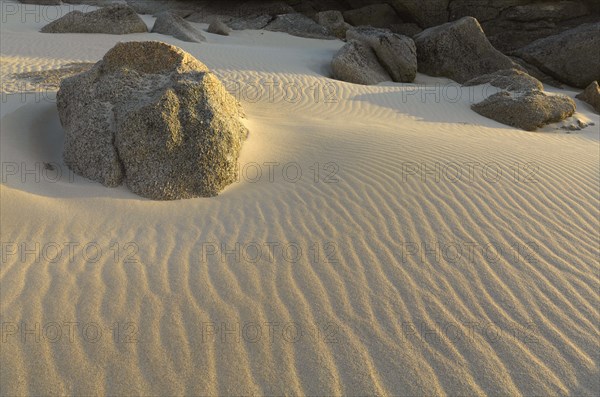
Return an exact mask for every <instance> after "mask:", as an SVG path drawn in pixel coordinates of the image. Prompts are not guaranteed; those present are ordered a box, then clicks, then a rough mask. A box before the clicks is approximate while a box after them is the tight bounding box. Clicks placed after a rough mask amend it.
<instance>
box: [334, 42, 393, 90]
mask: <svg viewBox="0 0 600 397" xmlns="http://www.w3.org/2000/svg"><path fill="white" fill-rule="evenodd" d="M331 70H332V72H333V78H335V79H338V80H342V81H347V82H349V83H354V84H363V85H371V84H378V83H381V82H384V81H390V80H392V78H391V76H390V75H389V74H388V72H387V71H386V70H385V69H384V68H383V66H381V65H380V64H379V61H378V60H377V56H376V55H375V53H374V52H373V50H372V49H371V48H370V47H369V46H368V45H366V44H364V43H362V42H360V41H356V40H351V41H349V42H348V43H347V44H346V45H345V46H343V47H342V48H341V49H340V50H339V51H338V53H337V54H336V55H335V56H334V57H333V61H332V62H331Z"/></svg>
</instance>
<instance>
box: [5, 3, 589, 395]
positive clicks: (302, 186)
mask: <svg viewBox="0 0 600 397" xmlns="http://www.w3.org/2000/svg"><path fill="white" fill-rule="evenodd" d="M7 5H12V6H15V4H14V3H3V5H2V6H3V7H6V6H7ZM29 7H32V6H29ZM64 8H65V9H66V8H67V7H66V6H64ZM37 9H38V10H44V9H46V7H37ZM40 12H42V11H40ZM21 17H22V16H21V14H16V15H12V14H11V15H8V16H7V17H6V18H7V19H6V21H3V23H2V28H1V34H0V44H1V54H0V56H1V58H0V60H1V64H2V70H1V73H0V75H1V78H2V87H3V88H2V91H3V96H2V113H1V117H2V120H1V139H0V146H1V153H0V154H1V157H2V185H1V188H0V200H1V206H0V215H1V222H0V225H1V241H2V246H1V254H2V258H1V259H2V262H1V263H0V265H1V267H0V298H1V299H0V318H1V322H2V340H1V344H0V394H2V395H11V396H14V395H144V396H149V395H169V396H171V395H188V396H192V395H194V396H197V395H211V396H213V395H221V396H229V395H311V396H312V395H389V396H397V395H398V396H399V395H403V396H434V395H453V396H459V395H460V396H471V395H503V396H504V395H530V396H533V395H536V396H541V395H573V396H583V395H589V396H594V395H596V396H597V395H599V394H600V384H599V380H598V379H600V371H599V354H598V353H599V352H600V345H599V337H600V333H599V317H598V307H599V303H600V300H599V295H598V290H599V285H600V284H599V281H598V277H599V270H598V256H599V243H600V241H599V223H598V222H599V220H598V219H599V218H598V217H599V216H600V214H599V207H598V205H599V199H600V198H599V187H600V186H599V183H600V181H599V171H598V169H599V166H600V164H599V163H600V161H599V156H600V155H599V146H598V140H599V127H598V126H600V120H599V117H598V115H596V114H593V113H592V112H591V109H590V108H589V107H588V106H587V105H585V104H583V103H582V102H580V101H577V104H578V107H579V112H580V114H579V117H582V118H587V119H589V120H591V121H592V122H594V123H595V124H596V125H595V126H593V127H588V128H586V129H584V130H582V131H578V132H574V133H570V134H568V133H566V132H565V131H564V130H560V129H558V128H557V127H556V126H549V127H546V128H545V129H543V131H541V132H535V133H532V132H525V131H521V130H516V129H513V128H510V127H507V126H504V125H501V124H499V123H496V122H494V121H491V120H488V119H485V118H483V117H481V116H479V115H478V114H476V113H475V112H473V111H471V110H470V107H469V105H470V104H471V103H473V101H476V100H477V101H478V100H480V99H481V98H483V96H484V94H483V91H484V90H486V89H487V90H488V93H489V92H490V91H493V90H490V89H489V87H487V88H486V87H474V88H469V89H467V88H464V89H460V91H459V88H458V86H457V85H456V84H454V83H452V82H450V81H448V80H445V79H435V78H430V77H428V76H424V75H419V77H418V79H417V84H414V85H410V84H404V85H403V84H394V83H388V84H382V85H379V86H371V87H365V86H357V85H353V84H347V83H344V82H339V81H335V80H332V79H330V78H328V77H327V76H328V73H329V66H328V65H329V62H330V60H331V57H332V56H333V54H334V53H335V51H336V50H337V49H338V48H340V47H341V46H342V45H343V43H342V42H340V41H319V40H309V39H301V38H296V37H291V36H288V35H286V34H282V33H272V32H261V31H243V32H234V33H233V34H232V36H230V37H221V36H215V35H211V34H208V33H205V35H206V37H207V39H208V42H207V43H202V44H190V43H184V42H181V41H179V40H176V39H173V38H171V37H168V36H163V35H158V34H134V35H127V36H110V35H97V34H88V35H81V34H41V33H38V32H37V31H38V30H39V28H40V27H41V26H43V25H44V24H45V23H47V21H43V20H42V21H40V22H36V21H35V20H28V21H26V23H22V22H21ZM144 18H145V19H146V20H147V21H148V24H149V25H150V26H151V23H152V18H151V17H144ZM197 26H199V27H204V28H205V27H206V25H201V24H198V25H197ZM124 40H161V41H165V42H169V43H171V44H174V45H178V46H181V47H182V48H183V49H185V50H186V51H189V52H190V53H192V54H193V55H194V56H196V57H197V58H198V59H199V60H200V61H202V62H204V63H206V64H207V65H208V66H209V67H210V68H211V69H212V70H213V71H214V72H215V73H216V74H217V75H218V76H219V77H220V78H221V79H222V80H223V81H224V83H226V84H227V85H228V87H229V88H230V89H231V90H232V91H235V87H236V84H239V89H238V90H237V91H238V93H239V92H241V93H242V94H241V95H240V97H241V98H240V99H241V102H242V104H243V106H244V109H245V111H246V114H247V118H246V119H245V121H244V122H245V124H246V125H247V126H248V128H249V129H250V132H251V133H250V137H249V139H248V141H247V142H246V143H245V146H244V148H243V152H242V157H241V159H240V168H241V169H242V172H241V174H242V175H241V178H240V181H239V183H235V184H233V185H231V186H230V187H228V188H227V189H226V190H225V191H224V192H223V193H222V194H221V195H219V196H218V197H215V198H207V199H195V200H186V201H178V202H152V201H148V200H144V199H141V198H139V197H137V196H135V195H133V194H132V193H130V192H129V191H128V190H127V189H126V188H125V187H121V188H117V189H109V188H105V187H103V186H101V185H99V184H96V183H92V182H89V181H87V180H85V179H83V178H80V177H78V176H74V175H72V174H71V173H70V172H69V171H68V169H67V168H66V167H65V165H64V163H63V161H62V157H61V153H62V141H63V131H62V128H61V126H60V122H59V120H58V113H57V110H56V106H55V103H54V99H55V91H50V92H44V91H42V90H41V89H40V88H39V87H37V88H36V86H35V85H26V86H24V85H23V84H25V83H24V82H23V81H20V80H18V79H16V78H15V77H14V76H13V74H14V73H22V72H26V71H35V70H47V69H51V68H57V67H60V66H62V65H66V64H68V63H72V62H95V61H97V60H99V59H101V58H102V56H103V55H104V53H105V52H106V51H107V50H108V49H110V48H111V47H112V46H113V45H114V44H115V43H117V42H118V41H124ZM27 84H31V83H27ZM256 87H262V88H263V92H262V93H259V94H257V91H256V90H257V88H256ZM299 89H300V90H302V93H301V94H297V91H298V90H299ZM553 91H554V92H563V93H567V94H568V95H571V96H574V95H575V94H576V93H577V92H575V91H565V90H557V89H554V90H553ZM24 92H28V93H27V94H25V93H24ZM286 93H287V94H286ZM286 95H287V97H286ZM44 163H49V166H47V165H46V164H44ZM436 167H438V168H436ZM47 168H53V169H47ZM259 173H261V174H259ZM300 174H301V175H300ZM236 247H237V248H236Z"/></svg>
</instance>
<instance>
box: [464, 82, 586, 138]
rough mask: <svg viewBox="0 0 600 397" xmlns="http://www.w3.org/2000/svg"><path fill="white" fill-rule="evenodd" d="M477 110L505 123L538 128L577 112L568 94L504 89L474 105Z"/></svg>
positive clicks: (522, 127) (532, 129)
mask: <svg viewBox="0 0 600 397" xmlns="http://www.w3.org/2000/svg"><path fill="white" fill-rule="evenodd" d="M471 108H472V109H473V110H474V111H475V112H477V113H479V114H480V115H482V116H484V117H487V118H489V119H492V120H496V121H498V122H500V123H502V124H506V125H510V126H512V127H517V128H521V129H524V130H526V131H535V130H536V129H538V128H540V127H543V126H544V125H546V124H551V123H556V122H559V121H562V120H564V119H566V118H567V117H570V116H572V115H573V113H575V109H576V106H575V101H573V100H572V99H571V98H569V97H568V96H566V95H549V94H546V93H544V92H542V91H537V90H531V91H525V92H508V91H502V92H499V93H497V94H494V95H492V96H490V97H488V98H487V99H486V100H484V101H483V102H480V103H477V104H474V105H473V106H472V107H471Z"/></svg>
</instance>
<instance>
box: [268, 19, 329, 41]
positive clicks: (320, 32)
mask: <svg viewBox="0 0 600 397" xmlns="http://www.w3.org/2000/svg"><path fill="white" fill-rule="evenodd" d="M265 30H270V31H272V32H285V33H288V34H291V35H292V36H298V37H307V38H312V39H333V38H334V37H333V35H332V33H331V31H330V30H329V29H328V28H326V27H325V26H321V25H319V24H318V23H316V22H315V21H313V20H312V19H310V18H309V17H307V16H305V15H302V14H283V15H277V16H276V17H275V19H274V20H273V21H271V22H270V23H269V24H268V25H267V26H266V27H265Z"/></svg>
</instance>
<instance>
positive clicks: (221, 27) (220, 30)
mask: <svg viewBox="0 0 600 397" xmlns="http://www.w3.org/2000/svg"><path fill="white" fill-rule="evenodd" d="M206 31H207V32H208V33H213V34H219V35H221V36H229V33H231V29H229V26H227V25H225V24H224V23H223V21H221V20H220V19H215V20H214V21H212V22H211V23H210V25H209V26H208V29H207V30H206Z"/></svg>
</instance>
